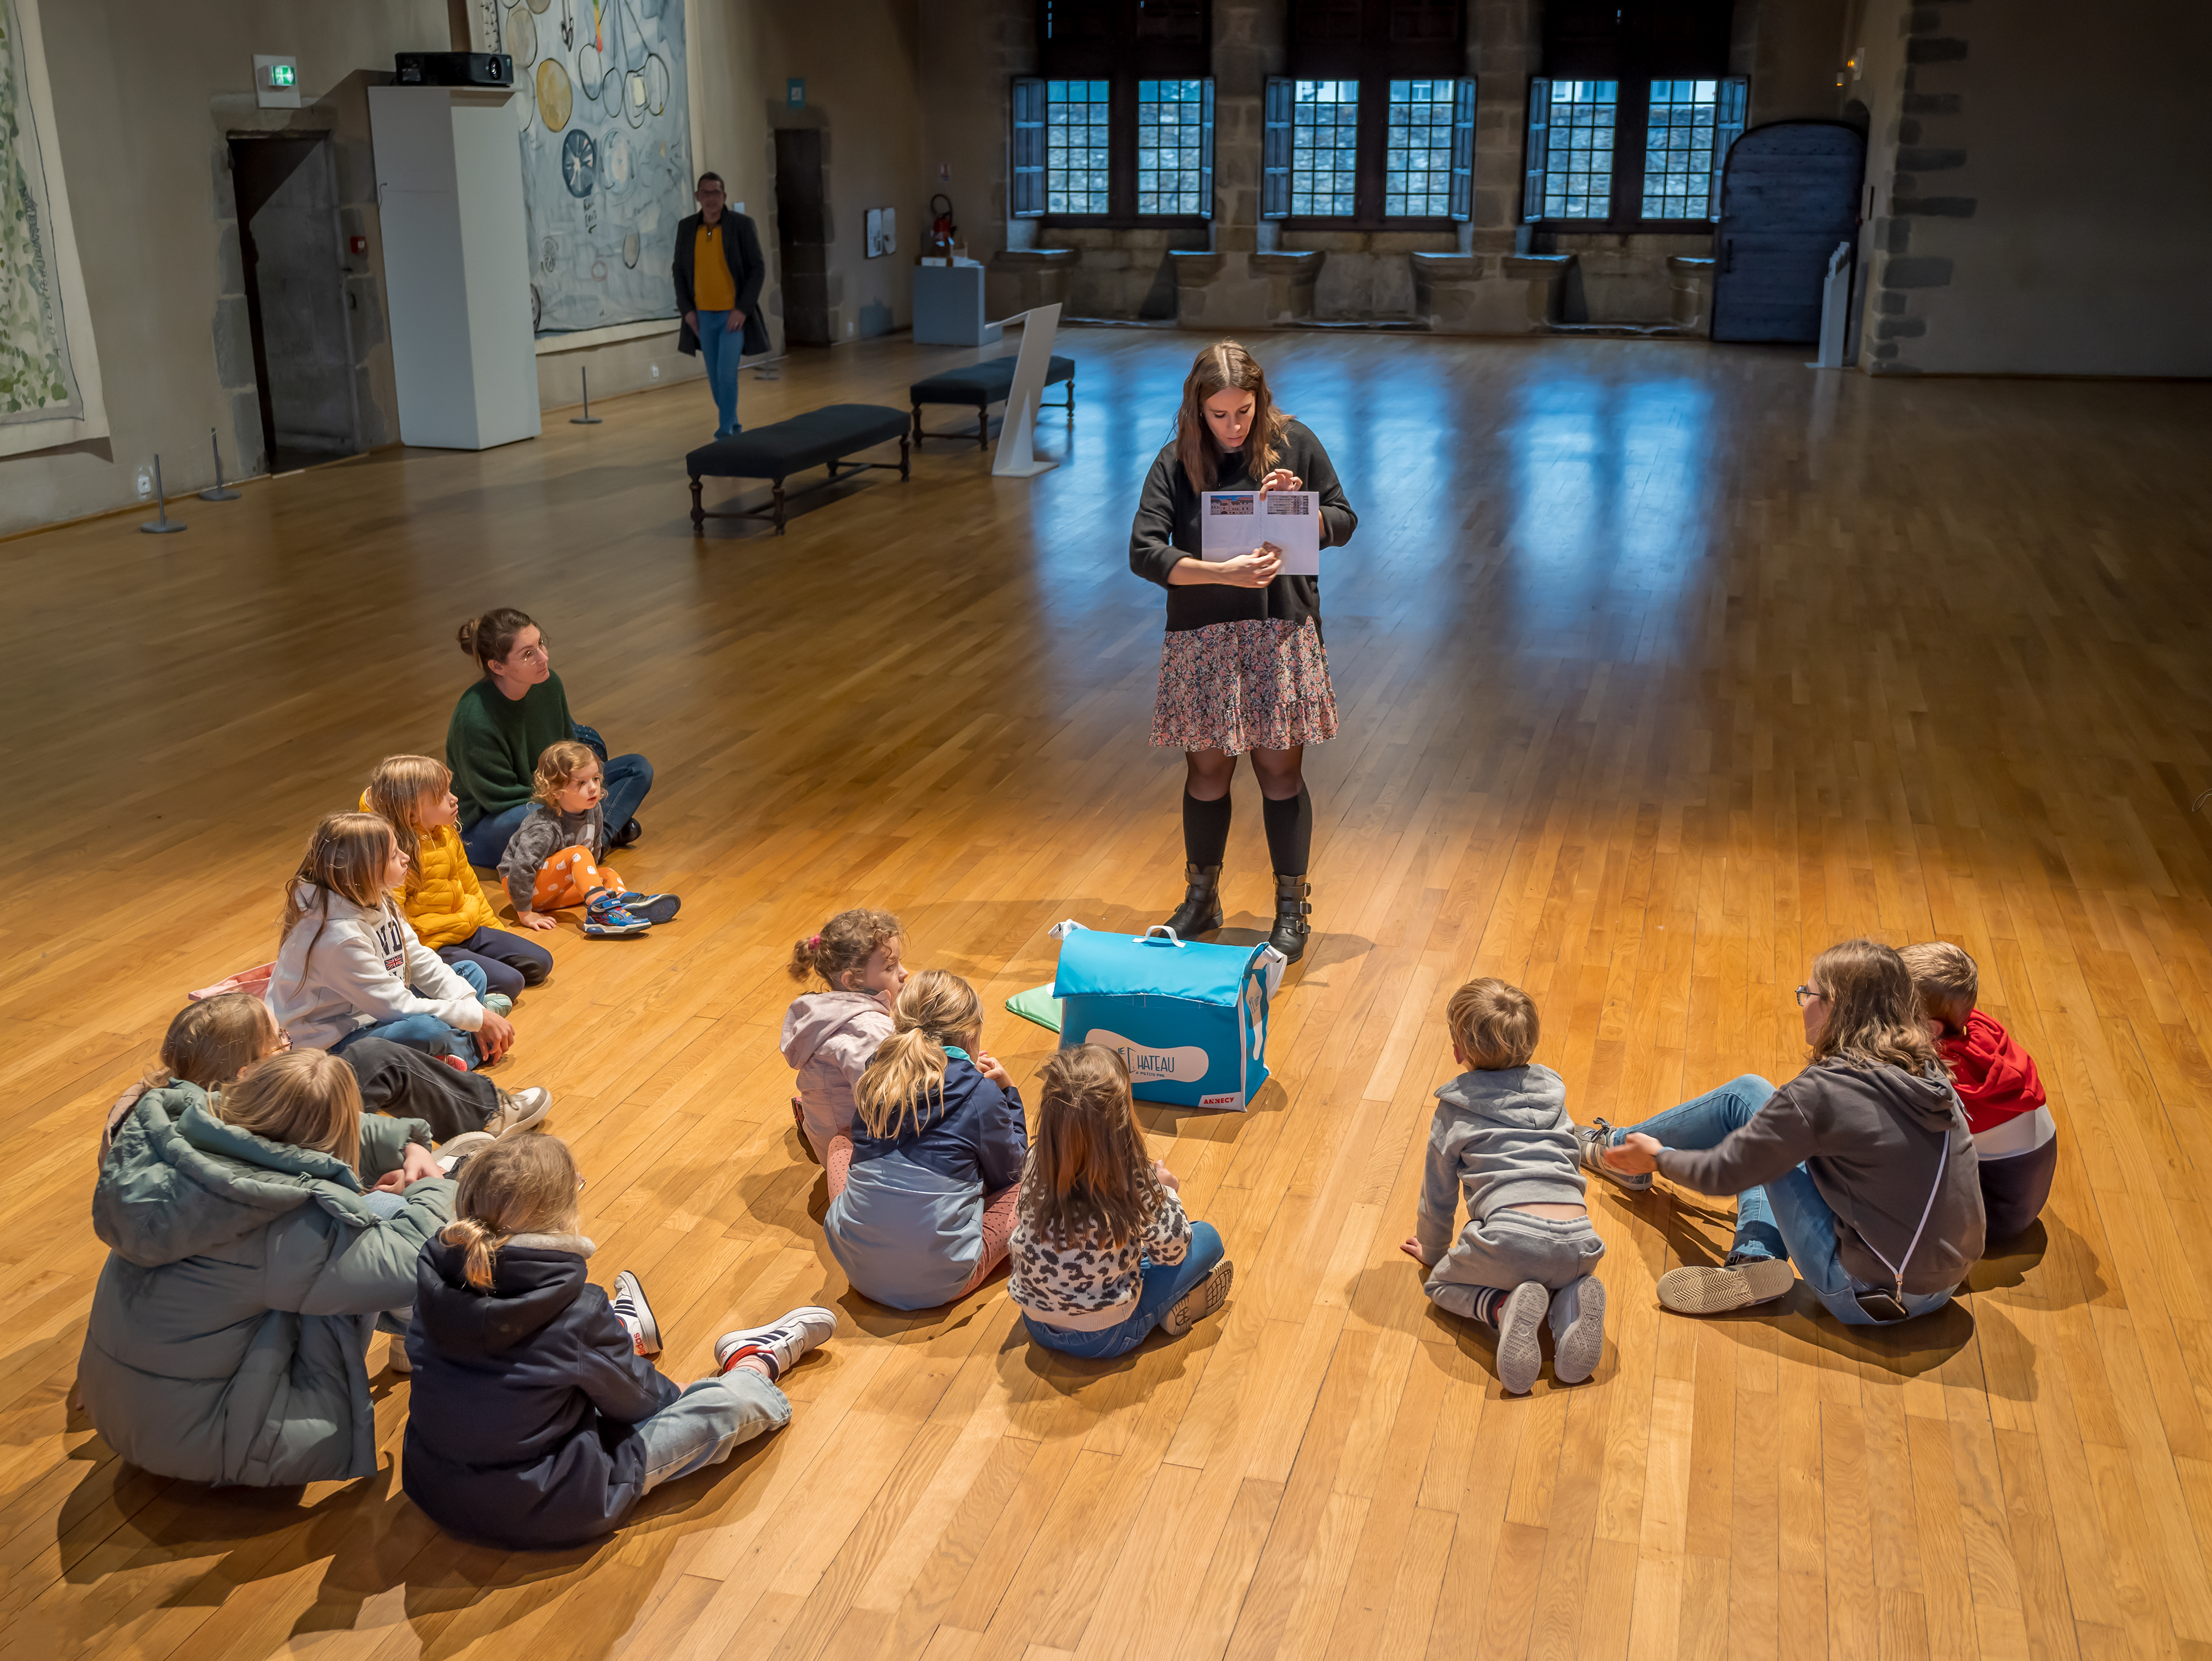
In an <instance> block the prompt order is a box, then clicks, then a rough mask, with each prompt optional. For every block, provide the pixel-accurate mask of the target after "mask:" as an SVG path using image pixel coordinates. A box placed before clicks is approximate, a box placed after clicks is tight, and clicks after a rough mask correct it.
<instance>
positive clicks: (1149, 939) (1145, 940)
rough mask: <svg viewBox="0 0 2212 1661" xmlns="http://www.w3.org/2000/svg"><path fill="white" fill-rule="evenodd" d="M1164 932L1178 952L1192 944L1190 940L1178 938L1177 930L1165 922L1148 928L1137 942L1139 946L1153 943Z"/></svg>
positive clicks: (1168, 941) (1169, 942)
mask: <svg viewBox="0 0 2212 1661" xmlns="http://www.w3.org/2000/svg"><path fill="white" fill-rule="evenodd" d="M1162 934H1164V935H1166V936H1167V937H1168V939H1167V943H1168V944H1169V945H1170V946H1173V947H1175V949H1176V951H1178V952H1180V951H1182V949H1183V947H1185V946H1188V945H1189V944H1190V942H1189V941H1188V940H1180V939H1178V938H1177V937H1176V932H1175V930H1174V929H1172V928H1169V927H1168V926H1167V925H1166V924H1165V923H1164V922H1156V923H1154V924H1153V925H1152V927H1151V928H1147V929H1146V931H1145V932H1144V934H1142V935H1140V936H1139V938H1138V940H1137V944H1138V945H1139V946H1151V945H1153V944H1154V943H1155V941H1156V939H1157V937H1158V936H1159V935H1162Z"/></svg>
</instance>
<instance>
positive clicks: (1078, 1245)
mask: <svg viewBox="0 0 2212 1661" xmlns="http://www.w3.org/2000/svg"><path fill="white" fill-rule="evenodd" d="M1008 1256H1009V1258H1010V1260H1011V1262H1012V1280H1011V1281H1009V1283H1008V1287H1007V1289H1008V1291H1009V1292H1010V1293H1012V1297H1013V1299H1014V1302H1015V1304H1016V1305H1018V1306H1019V1308H1020V1309H1021V1311H1022V1319H1023V1323H1024V1324H1025V1325H1026V1326H1027V1327H1028V1328H1029V1332H1030V1337H1031V1338H1033V1339H1035V1340H1036V1342H1038V1343H1040V1344H1042V1345H1043V1346H1044V1347H1045V1348H1047V1349H1056V1350H1059V1351H1060V1352H1061V1353H1062V1354H1067V1355H1075V1356H1080V1357H1082V1358H1084V1359H1085V1360H1097V1361H1104V1360H1112V1359H1113V1358H1114V1357H1115V1356H1117V1355H1121V1354H1127V1352H1128V1351H1130V1350H1133V1349H1134V1348H1136V1347H1137V1346H1138V1345H1139V1344H1140V1343H1142V1342H1144V1341H1145V1339H1146V1335H1148V1334H1150V1333H1151V1331H1152V1329H1153V1328H1154V1327H1156V1326H1157V1327H1159V1328H1161V1329H1163V1330H1164V1331H1165V1332H1166V1333H1167V1334H1168V1335H1169V1336H1170V1337H1178V1338H1179V1337H1181V1336H1182V1335H1183V1334H1184V1333H1186V1332H1188V1331H1189V1330H1190V1329H1191V1327H1192V1326H1193V1325H1194V1324H1195V1323H1197V1322H1198V1321H1200V1319H1202V1318H1203V1317H1206V1316H1207V1315H1209V1314H1211V1313H1212V1312H1213V1311H1215V1310H1217V1309H1218V1308H1219V1307H1220V1306H1221V1304H1222V1301H1223V1299H1225V1298H1227V1296H1228V1295H1229V1284H1230V1281H1231V1277H1232V1276H1233V1275H1234V1274H1235V1272H1236V1270H1235V1266H1234V1265H1233V1264H1231V1263H1230V1262H1226V1261H1225V1260H1224V1258H1223V1256H1222V1245H1221V1236H1220V1234H1219V1233H1218V1232H1216V1231H1215V1229H1214V1227H1213V1226H1212V1224H1210V1223H1203V1222H1193V1221H1191V1220H1190V1219H1189V1218H1188V1217H1187V1216H1185V1215H1184V1214H1183V1208H1182V1198H1181V1196H1179V1195H1178V1193H1177V1192H1176V1178H1175V1173H1174V1172H1173V1171H1170V1170H1169V1169H1168V1168H1167V1167H1166V1166H1165V1165H1161V1164H1159V1163H1158V1162H1157V1161H1155V1160H1153V1159H1151V1158H1150V1157H1148V1156H1147V1154H1146V1152H1145V1136H1144V1132H1143V1131H1142V1129H1139V1126H1138V1124H1137V1114H1136V1104H1135V1103H1134V1102H1133V1101H1132V1100H1131V1099H1130V1096H1129V1072H1128V1068H1127V1067H1126V1066H1124V1065H1123V1063H1122V1061H1121V1056H1120V1055H1119V1054H1118V1053H1117V1052H1115V1051H1114V1050H1107V1049H1104V1048H1103V1047H1101V1046H1100V1045H1097V1044H1089V1043H1085V1044H1076V1045H1074V1046H1073V1047H1072V1048H1070V1049H1066V1050H1061V1051H1060V1053H1059V1054H1058V1055H1056V1056H1054V1057H1053V1058H1052V1060H1051V1061H1050V1062H1048V1063H1046V1066H1045V1069H1044V1080H1043V1094H1042V1098H1041V1099H1040V1100H1039V1102H1038V1104H1037V1123H1036V1136H1035V1139H1034V1140H1033V1141H1031V1142H1030V1153H1029V1160H1028V1163H1027V1165H1026V1166H1025V1167H1024V1171H1023V1172H1022V1192H1021V1200H1020V1202H1019V1208H1018V1214H1017V1221H1016V1223H1015V1225H1014V1233H1013V1238H1012V1241H1011V1242H1010V1243H1009V1250H1008Z"/></svg>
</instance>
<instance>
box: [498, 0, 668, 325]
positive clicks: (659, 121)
mask: <svg viewBox="0 0 2212 1661" xmlns="http://www.w3.org/2000/svg"><path fill="white" fill-rule="evenodd" d="M471 27H472V28H473V29H474V31H475V33H476V34H477V49H478V50H479V51H483V52H506V53H507V54H508V55H509V56H510V57H512V58H513V59H514V84H515V87H516V89H517V90H516V94H515V98H514V112H515V120H516V125H517V126H519V127H520V129H521V132H522V197H523V202H524V205H525V206H526V209H527V210H528V213H529V216H530V300H531V307H530V309H531V319H532V325H533V326H534V327H535V328H536V330H537V332H538V333H539V334H541V335H547V334H562V333H568V332H573V331H575V330H579V329H595V328H601V327H605V326H610V325H613V324H618V323H639V322H645V321H648V320H652V319H661V318H671V317H673V316H675V315H676V290H675V287H674V285H673V283H671V281H670V279H669V268H670V266H671V265H672V264H673V263H674V256H675V252H676V222H677V221H678V220H679V219H681V218H683V217H684V215H686V214H688V213H690V211H691V185H692V179H691V110H690V99H689V97H688V96H687V95H686V88H685V81H684V0H513V3H503V0H474V3H473V5H472V7H471Z"/></svg>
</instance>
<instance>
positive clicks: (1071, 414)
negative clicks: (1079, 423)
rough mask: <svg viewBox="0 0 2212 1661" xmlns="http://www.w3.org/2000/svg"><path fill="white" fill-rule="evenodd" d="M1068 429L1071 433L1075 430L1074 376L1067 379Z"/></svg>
mask: <svg viewBox="0 0 2212 1661" xmlns="http://www.w3.org/2000/svg"><path fill="white" fill-rule="evenodd" d="M1067 428H1068V430H1069V431H1070V432H1073V431H1074V430H1075V377H1074V376H1073V375H1072V374H1071V375H1070V376H1068V378H1067Z"/></svg>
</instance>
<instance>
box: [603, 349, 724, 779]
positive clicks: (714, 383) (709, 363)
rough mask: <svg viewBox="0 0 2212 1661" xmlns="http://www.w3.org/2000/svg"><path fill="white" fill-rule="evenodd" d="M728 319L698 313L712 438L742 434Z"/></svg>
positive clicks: (700, 355)
mask: <svg viewBox="0 0 2212 1661" xmlns="http://www.w3.org/2000/svg"><path fill="white" fill-rule="evenodd" d="M731 316H732V313H728V312H701V313H699V361H700V362H702V363H703V364H704V365H706V368H707V386H708V390H709V391H711V392H713V393H714V414H715V417H716V422H715V426H714V436H715V437H716V438H727V437H729V436H730V435H731V434H732V433H737V432H742V431H743V430H744V429H743V428H741V427H739V426H738V356H740V355H741V354H742V353H743V352H744V349H745V326H744V324H742V323H740V324H738V326H737V327H735V328H734V329H733V328H732V327H731V326H730V319H731ZM610 823H611V821H610Z"/></svg>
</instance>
